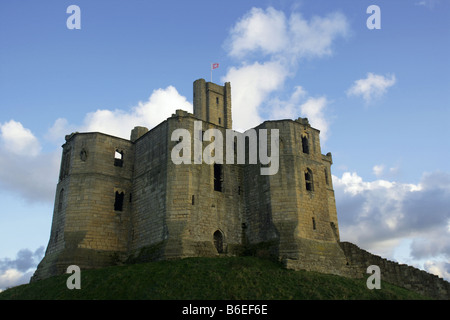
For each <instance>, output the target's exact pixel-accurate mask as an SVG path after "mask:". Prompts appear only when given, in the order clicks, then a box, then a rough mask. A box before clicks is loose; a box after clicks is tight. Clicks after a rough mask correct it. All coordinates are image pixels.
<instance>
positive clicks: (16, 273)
mask: <svg viewBox="0 0 450 320" xmlns="http://www.w3.org/2000/svg"><path fill="white" fill-rule="evenodd" d="M43 256H44V247H43V246H42V247H39V248H38V249H36V250H35V251H34V252H33V251H31V250H30V249H22V250H20V251H19V252H18V253H17V256H16V258H15V259H9V258H3V259H0V291H2V290H5V289H6V288H9V287H13V286H17V285H20V284H25V283H28V282H29V281H30V277H31V276H32V275H33V273H34V271H35V270H36V267H37V265H38V263H39V262H40V261H41V259H42V258H43Z"/></svg>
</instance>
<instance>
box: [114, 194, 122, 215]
mask: <svg viewBox="0 0 450 320" xmlns="http://www.w3.org/2000/svg"><path fill="white" fill-rule="evenodd" d="M124 196H125V194H124V193H123V192H121V193H119V191H116V199H115V201H114V211H122V210H123V198H124Z"/></svg>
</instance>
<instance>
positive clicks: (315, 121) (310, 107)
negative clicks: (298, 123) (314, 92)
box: [300, 97, 328, 142]
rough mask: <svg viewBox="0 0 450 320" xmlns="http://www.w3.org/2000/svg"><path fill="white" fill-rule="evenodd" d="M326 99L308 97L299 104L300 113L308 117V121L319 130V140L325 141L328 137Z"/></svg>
mask: <svg viewBox="0 0 450 320" xmlns="http://www.w3.org/2000/svg"><path fill="white" fill-rule="evenodd" d="M326 105H327V99H326V98H325V97H320V98H309V99H308V100H307V101H306V102H305V103H303V104H302V105H301V106H300V110H301V115H303V116H304V117H306V118H308V120H309V123H310V124H311V125H312V126H313V127H314V128H316V129H318V130H320V140H321V141H322V142H324V141H326V140H327V138H328V121H327V120H326V119H325V113H324V110H325V107H326Z"/></svg>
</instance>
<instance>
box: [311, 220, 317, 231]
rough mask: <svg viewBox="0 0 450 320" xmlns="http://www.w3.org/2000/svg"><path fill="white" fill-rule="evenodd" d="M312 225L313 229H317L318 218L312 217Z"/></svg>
mask: <svg viewBox="0 0 450 320" xmlns="http://www.w3.org/2000/svg"><path fill="white" fill-rule="evenodd" d="M312 227H313V230H316V219H314V218H312Z"/></svg>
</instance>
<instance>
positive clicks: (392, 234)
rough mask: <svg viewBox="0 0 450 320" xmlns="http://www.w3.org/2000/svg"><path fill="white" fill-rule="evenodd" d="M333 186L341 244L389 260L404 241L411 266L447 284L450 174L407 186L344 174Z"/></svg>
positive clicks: (430, 175)
mask: <svg viewBox="0 0 450 320" xmlns="http://www.w3.org/2000/svg"><path fill="white" fill-rule="evenodd" d="M333 184H334V190H335V195H336V205H337V210H338V212H339V229H340V233H341V235H342V236H344V237H345V239H341V240H342V241H350V242H353V243H356V244H358V245H359V246H361V247H362V248H364V249H366V250H369V251H371V252H374V253H377V254H380V255H381V256H384V257H388V258H389V257H390V258H392V257H393V256H394V251H395V250H396V248H397V247H398V246H399V245H400V244H401V243H402V242H403V241H405V239H408V242H409V243H410V245H409V256H410V259H411V261H413V260H416V261H424V263H423V265H421V266H419V267H420V268H422V269H424V268H425V269H426V270H427V271H429V272H433V273H435V274H438V275H440V276H446V277H447V279H448V280H450V278H449V277H448V275H449V273H448V272H449V271H450V270H449V264H448V261H449V260H450V174H448V173H444V172H433V173H425V174H424V175H423V176H422V179H421V181H420V182H419V183H418V184H407V183H398V182H392V181H387V180H381V179H380V180H375V181H371V182H367V181H364V180H363V179H362V178H361V177H360V176H358V174H356V173H354V172H353V173H350V172H345V173H343V175H342V176H341V177H337V176H333ZM408 262H409V261H408Z"/></svg>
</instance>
